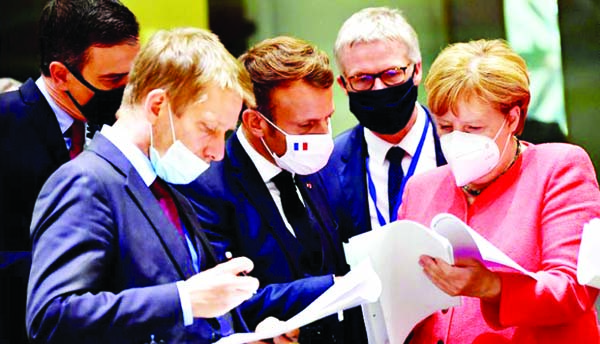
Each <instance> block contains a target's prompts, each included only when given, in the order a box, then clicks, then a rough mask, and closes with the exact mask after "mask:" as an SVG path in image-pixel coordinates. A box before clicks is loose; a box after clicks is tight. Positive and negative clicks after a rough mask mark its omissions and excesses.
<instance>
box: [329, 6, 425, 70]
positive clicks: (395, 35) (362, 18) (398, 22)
mask: <svg viewBox="0 0 600 344" xmlns="http://www.w3.org/2000/svg"><path fill="white" fill-rule="evenodd" d="M376 41H398V42H400V43H402V44H404V45H405V46H406V49H407V50H408V58H409V59H410V62H412V63H417V62H420V61H421V50H420V49H419V39H418V38H417V33H416V32H415V30H414V29H413V27H412V26H411V25H410V24H409V23H408V22H407V21H406V19H405V18H404V16H403V15H402V12H401V11H400V10H398V9H395V8H388V7H368V8H364V9H362V10H360V11H358V12H356V13H354V14H353V15H352V16H350V18H348V19H347V20H346V21H345V22H344V24H342V27H341V28H340V31H339V32H338V35H337V39H336V41H335V46H334V52H335V59H336V62H337V65H338V67H339V68H340V70H341V71H342V73H343V72H344V66H343V65H342V55H343V53H344V49H346V48H350V47H352V46H353V45H354V44H357V43H371V42H376ZM390 53H393V52H390Z"/></svg>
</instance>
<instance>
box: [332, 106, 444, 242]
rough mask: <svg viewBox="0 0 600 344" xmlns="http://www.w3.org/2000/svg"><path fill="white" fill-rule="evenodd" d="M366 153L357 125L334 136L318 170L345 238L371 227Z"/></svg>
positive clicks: (437, 148)
mask: <svg viewBox="0 0 600 344" xmlns="http://www.w3.org/2000/svg"><path fill="white" fill-rule="evenodd" d="M430 119H431V118H430ZM431 123H433V122H431ZM432 128H433V138H434V146H435V155H436V161H437V165H438V166H441V165H445V164H446V159H445V158H444V155H443V153H442V149H441V146H440V140H439V137H438V135H437V132H436V130H435V125H434V126H433V127H432ZM367 154H368V152H367V144H366V142H365V138H364V127H363V126H362V125H357V126H355V127H354V128H351V129H349V130H347V131H345V132H343V133H341V134H340V135H338V136H337V137H336V138H335V147H334V149H333V153H332V154H331V158H330V159H329V162H328V164H327V166H326V167H325V168H324V169H323V172H322V174H323V175H324V176H325V177H324V178H326V180H327V186H328V192H329V194H330V195H331V197H330V199H331V200H332V202H333V205H332V207H333V208H334V209H335V212H336V214H337V217H338V221H339V222H340V236H341V238H342V240H343V241H346V242H347V241H348V239H349V238H351V237H353V236H355V235H358V234H362V233H365V232H368V231H370V230H371V217H370V214H369V203H368V197H369V195H368V193H367V182H366V179H365V178H366V173H367V172H366V167H365V159H366V157H367Z"/></svg>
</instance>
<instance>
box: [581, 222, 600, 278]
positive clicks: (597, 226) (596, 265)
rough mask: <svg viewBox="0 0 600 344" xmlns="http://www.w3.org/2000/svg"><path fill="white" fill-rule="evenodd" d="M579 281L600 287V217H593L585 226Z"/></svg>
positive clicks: (582, 236) (582, 237)
mask: <svg viewBox="0 0 600 344" xmlns="http://www.w3.org/2000/svg"><path fill="white" fill-rule="evenodd" d="M577 282H579V284H583V285H589V286H591V287H594V288H598V289H600V219H597V218H596V219H593V220H591V221H590V222H588V223H586V224H585V225H584V226H583V233H582V234H581V246H580V247H579V257H578V259H577Z"/></svg>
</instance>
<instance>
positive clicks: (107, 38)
mask: <svg viewBox="0 0 600 344" xmlns="http://www.w3.org/2000/svg"><path fill="white" fill-rule="evenodd" d="M139 31H140V27H139V24H138V22H137V20H136V18H135V15H134V14H133V13H132V12H131V11H130V10H129V9H128V8H127V7H125V6H124V5H123V4H121V2H119V1H117V0H50V1H49V2H48V3H47V4H46V6H44V9H43V10H42V16H41V18H40V55H41V64H40V68H41V70H42V73H43V74H44V75H46V76H49V75H50V70H49V66H50V63H51V62H53V61H59V62H62V63H65V64H67V65H69V66H70V67H72V68H75V69H77V70H78V71H80V72H81V69H82V68H83V65H84V64H85V63H86V61H87V57H88V56H87V51H88V48H90V47H92V46H99V47H111V46H114V45H118V44H124V43H131V44H134V43H135V42H136V41H137V40H138V37H139Z"/></svg>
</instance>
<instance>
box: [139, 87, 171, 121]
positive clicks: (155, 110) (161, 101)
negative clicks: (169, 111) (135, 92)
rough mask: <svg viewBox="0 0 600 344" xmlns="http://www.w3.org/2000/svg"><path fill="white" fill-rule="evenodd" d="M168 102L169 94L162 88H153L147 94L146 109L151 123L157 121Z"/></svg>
mask: <svg viewBox="0 0 600 344" xmlns="http://www.w3.org/2000/svg"><path fill="white" fill-rule="evenodd" d="M166 104H167V94H166V92H165V91H164V90H162V89H156V90H152V91H150V92H149V93H148V94H147V95H146V99H145V101H144V110H146V117H147V119H148V121H149V122H150V123H151V124H154V123H155V122H156V120H157V119H158V115H159V114H160V111H161V109H162V108H163V107H165V106H166Z"/></svg>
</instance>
